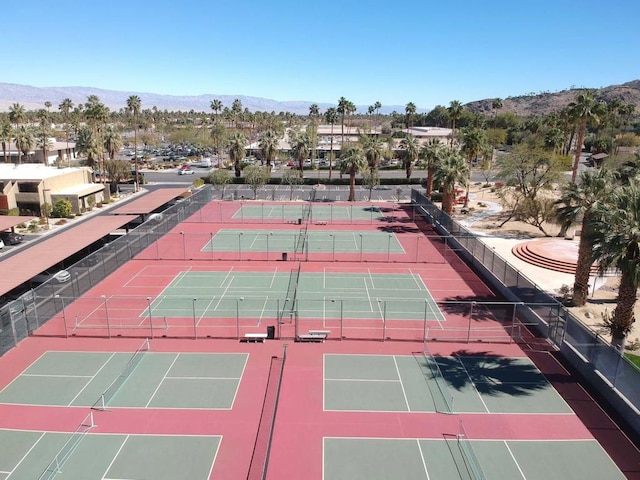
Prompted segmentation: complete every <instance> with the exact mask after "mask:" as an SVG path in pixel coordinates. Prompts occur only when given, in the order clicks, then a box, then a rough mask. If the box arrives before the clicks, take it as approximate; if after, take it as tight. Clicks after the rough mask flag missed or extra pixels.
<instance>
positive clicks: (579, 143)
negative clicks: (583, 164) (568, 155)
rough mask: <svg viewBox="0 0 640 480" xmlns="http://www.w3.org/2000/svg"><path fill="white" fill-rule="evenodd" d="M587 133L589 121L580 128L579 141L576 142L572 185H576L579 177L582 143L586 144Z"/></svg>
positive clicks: (583, 122)
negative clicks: (585, 136)
mask: <svg viewBox="0 0 640 480" xmlns="http://www.w3.org/2000/svg"><path fill="white" fill-rule="evenodd" d="M586 131H587V121H586V120H584V121H582V122H581V123H580V125H579V127H578V139H577V140H576V153H575V156H574V157H573V168H572V169H571V183H576V178H577V177H578V165H579V164H580V154H581V153H582V143H583V142H584V135H585V133H586Z"/></svg>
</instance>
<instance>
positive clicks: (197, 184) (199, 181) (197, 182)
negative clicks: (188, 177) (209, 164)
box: [193, 178, 204, 188]
mask: <svg viewBox="0 0 640 480" xmlns="http://www.w3.org/2000/svg"><path fill="white" fill-rule="evenodd" d="M203 185H204V179H203V178H196V179H195V180H194V181H193V186H194V187H196V188H200V187H201V186H203Z"/></svg>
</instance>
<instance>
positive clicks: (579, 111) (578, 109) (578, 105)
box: [568, 90, 604, 183]
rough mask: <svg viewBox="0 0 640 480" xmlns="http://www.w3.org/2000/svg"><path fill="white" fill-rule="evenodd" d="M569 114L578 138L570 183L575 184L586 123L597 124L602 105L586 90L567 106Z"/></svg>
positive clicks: (602, 109) (602, 110)
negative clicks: (574, 124) (574, 123)
mask: <svg viewBox="0 0 640 480" xmlns="http://www.w3.org/2000/svg"><path fill="white" fill-rule="evenodd" d="M568 108H569V112H570V114H571V116H572V118H573V119H574V121H575V122H576V129H577V132H578V138H577V139H576V147H575V156H574V158H573V168H572V169H571V183H576V178H577V177H578V165H579V164H580V154H581V153H582V144H583V143H584V136H585V134H586V132H587V124H588V123H598V122H599V121H600V115H601V114H602V113H604V108H603V104H602V103H601V102H598V101H596V99H595V98H594V96H593V92H592V91H590V90H587V91H586V92H584V93H580V94H578V95H577V96H576V99H575V101H574V102H571V103H570V104H569V107H568Z"/></svg>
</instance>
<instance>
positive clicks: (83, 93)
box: [0, 80, 640, 116]
mask: <svg viewBox="0 0 640 480" xmlns="http://www.w3.org/2000/svg"><path fill="white" fill-rule="evenodd" d="M581 90H584V89H583V88H570V89H567V90H563V91H560V92H540V93H529V94H525V95H520V96H515V97H508V98H505V99H503V100H502V108H501V109H500V110H499V112H500V113H505V112H513V113H515V114H517V115H520V116H529V115H546V114H549V113H552V112H557V111H559V110H561V109H562V108H564V107H566V106H567V105H568V104H569V103H570V102H572V101H573V100H574V99H575V96H576V94H577V93H578V92H579V91H581ZM594 90H595V91H596V96H597V98H600V99H602V100H606V101H609V100H612V99H618V100H620V101H621V102H622V103H625V104H626V103H632V104H635V105H636V112H640V80H633V81H630V82H627V83H624V84H622V85H612V86H608V87H603V88H599V89H594ZM90 95H97V96H98V98H100V101H101V102H102V103H104V104H105V105H106V106H108V107H109V108H110V109H111V110H116V111H117V110H120V109H121V108H124V107H125V105H126V102H127V98H128V97H129V96H131V95H138V96H139V97H140V100H141V101H142V106H143V108H151V107H154V106H155V107H156V108H157V109H158V110H169V111H191V110H193V111H196V112H207V113H211V112H212V111H211V107H210V105H211V101H212V100H216V99H217V100H220V101H221V102H222V104H223V105H224V106H226V107H230V106H231V104H232V103H233V101H234V100H235V99H236V98H237V99H239V100H240V101H241V102H242V106H243V107H244V108H247V109H249V110H250V111H263V112H272V111H273V112H276V113H278V112H291V113H295V114H299V115H307V114H308V113H309V106H310V105H311V104H313V103H316V102H312V101H302V100H301V101H277V100H271V99H267V98H259V97H249V96H243V95H237V96H232V95H214V94H206V95H184V96H177V95H160V94H156V93H144V92H120V91H115V90H104V89H99V88H91V87H33V86H29V85H17V84H11V83H0V112H6V111H8V110H9V106H10V105H11V104H13V103H20V104H22V105H23V106H24V107H25V108H26V109H27V110H37V109H40V108H43V107H44V103H45V102H47V101H48V102H51V103H52V109H54V110H57V108H58V105H59V104H60V102H61V101H62V100H63V99H65V98H70V99H71V100H72V101H73V103H74V104H75V105H78V104H81V103H84V102H85V101H86V100H87V97H88V96H90ZM493 101H494V99H493V98H491V99H484V100H477V101H473V102H469V103H467V104H465V107H466V108H468V109H469V110H472V111H478V112H487V113H488V112H491V111H492V104H493ZM317 105H318V107H319V108H320V111H325V110H326V109H327V108H329V107H335V104H328V103H317ZM357 108H358V110H357V111H358V113H366V111H367V108H368V106H366V105H365V106H362V105H358V106H357ZM404 110H405V107H404V105H383V106H382V108H381V109H380V113H383V114H389V113H391V112H393V111H396V112H399V113H403V112H404ZM425 111H428V110H425V109H418V112H425Z"/></svg>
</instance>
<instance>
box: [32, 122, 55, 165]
mask: <svg viewBox="0 0 640 480" xmlns="http://www.w3.org/2000/svg"><path fill="white" fill-rule="evenodd" d="M36 134H37V136H36V139H35V141H36V146H37V147H38V148H39V149H41V150H42V162H43V163H44V164H45V165H48V163H49V162H48V152H49V149H50V148H51V146H52V142H51V129H50V128H49V127H48V126H47V125H46V123H44V124H42V125H40V128H38V130H37V132H36Z"/></svg>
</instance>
